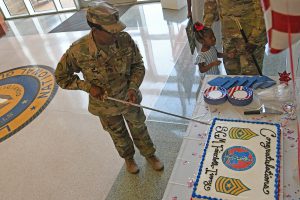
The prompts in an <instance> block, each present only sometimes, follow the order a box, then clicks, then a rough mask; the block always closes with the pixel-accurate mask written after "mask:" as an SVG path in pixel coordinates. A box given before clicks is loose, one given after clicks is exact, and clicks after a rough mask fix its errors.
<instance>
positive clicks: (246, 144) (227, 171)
mask: <svg viewBox="0 0 300 200" xmlns="http://www.w3.org/2000/svg"><path fill="white" fill-rule="evenodd" d="M279 169H280V125H279V124H273V123H268V122H255V121H242V120H227V119H217V118H215V119H214V120H213V122H212V124H211V127H210V130H209V134H208V139H207V142H206V145H205V149H204V152H203V155H202V160H201V162H200V167H199V172H198V175H197V179H196V181H195V184H194V188H193V194H192V199H193V200H197V199H209V200H279Z"/></svg>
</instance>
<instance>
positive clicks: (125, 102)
mask: <svg viewBox="0 0 300 200" xmlns="http://www.w3.org/2000/svg"><path fill="white" fill-rule="evenodd" d="M107 99H109V100H112V101H116V102H119V103H123V104H127V105H131V106H135V107H139V108H145V109H148V110H152V111H155V112H159V113H163V114H166V115H171V116H173V117H178V118H181V119H186V120H189V121H193V122H197V123H200V124H205V125H210V123H208V122H203V121H199V120H196V119H192V118H189V117H184V116H180V115H176V114H173V113H169V112H165V111H162V110H157V109H154V108H150V107H147V106H143V105H139V104H135V103H131V102H128V101H123V100H120V99H116V98H113V97H107Z"/></svg>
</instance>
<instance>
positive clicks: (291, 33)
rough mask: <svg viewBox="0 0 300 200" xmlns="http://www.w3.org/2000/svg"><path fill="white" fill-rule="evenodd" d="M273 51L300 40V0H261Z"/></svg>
mask: <svg viewBox="0 0 300 200" xmlns="http://www.w3.org/2000/svg"><path fill="white" fill-rule="evenodd" d="M261 3H262V7H263V11H264V18H265V23H266V30H267V34H268V43H269V47H270V52H271V53H279V52H281V51H283V50H285V49H286V48H288V47H289V45H291V44H293V43H295V42H297V41H298V40H300V0H261Z"/></svg>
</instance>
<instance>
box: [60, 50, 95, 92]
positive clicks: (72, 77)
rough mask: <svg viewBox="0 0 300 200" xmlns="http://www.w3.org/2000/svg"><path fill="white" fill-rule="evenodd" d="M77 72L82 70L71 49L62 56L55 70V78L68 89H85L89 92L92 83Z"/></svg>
mask: <svg viewBox="0 0 300 200" xmlns="http://www.w3.org/2000/svg"><path fill="white" fill-rule="evenodd" d="M75 72H77V73H78V72H80V68H79V67H78V66H77V65H76V62H75V59H74V58H72V55H71V54H70V52H69V50H68V51H67V52H66V53H65V54H64V55H63V56H62V58H61V59H60V61H59V63H58V64H57V67H56V70H55V79H56V82H57V84H58V85H59V86H60V87H61V88H63V89H68V90H84V91H86V92H89V91H90V89H91V84H90V83H88V82H86V81H84V80H81V79H80V78H79V77H78V76H77V75H76V74H75Z"/></svg>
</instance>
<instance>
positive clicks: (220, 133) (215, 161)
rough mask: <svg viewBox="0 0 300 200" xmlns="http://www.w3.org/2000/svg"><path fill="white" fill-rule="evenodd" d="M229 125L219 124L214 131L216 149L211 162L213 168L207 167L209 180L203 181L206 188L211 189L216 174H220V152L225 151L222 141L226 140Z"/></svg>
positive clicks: (214, 147)
mask: <svg viewBox="0 0 300 200" xmlns="http://www.w3.org/2000/svg"><path fill="white" fill-rule="evenodd" d="M227 131H228V128H227V127H224V126H223V127H222V126H217V127H216V128H215V132H214V140H212V144H213V145H212V146H211V147H212V148H213V149H214V153H213V157H212V161H211V164H210V167H211V168H206V169H205V174H208V180H206V181H203V185H204V189H205V190H206V191H210V189H211V185H212V182H213V179H214V176H215V175H218V169H216V168H217V166H218V165H219V159H220V156H219V155H220V154H221V153H222V152H223V151H224V148H223V147H224V146H223V144H222V143H225V142H226V136H227Z"/></svg>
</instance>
